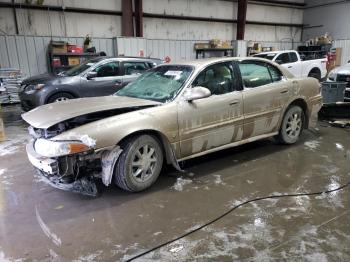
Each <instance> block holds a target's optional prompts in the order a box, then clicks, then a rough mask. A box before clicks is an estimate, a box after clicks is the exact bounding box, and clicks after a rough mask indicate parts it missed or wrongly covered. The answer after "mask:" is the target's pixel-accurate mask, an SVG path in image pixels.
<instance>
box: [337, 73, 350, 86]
mask: <svg viewBox="0 0 350 262" xmlns="http://www.w3.org/2000/svg"><path fill="white" fill-rule="evenodd" d="M337 81H338V82H346V83H347V85H346V86H347V87H350V75H338V76H337Z"/></svg>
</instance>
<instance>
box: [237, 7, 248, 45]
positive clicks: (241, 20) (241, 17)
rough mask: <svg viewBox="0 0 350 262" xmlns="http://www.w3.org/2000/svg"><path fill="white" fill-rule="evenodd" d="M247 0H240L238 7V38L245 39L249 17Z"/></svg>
mask: <svg viewBox="0 0 350 262" xmlns="http://www.w3.org/2000/svg"><path fill="white" fill-rule="evenodd" d="M247 2H248V1H247V0H238V8H237V36H236V39H237V40H244V32H245V24H246V17H247Z"/></svg>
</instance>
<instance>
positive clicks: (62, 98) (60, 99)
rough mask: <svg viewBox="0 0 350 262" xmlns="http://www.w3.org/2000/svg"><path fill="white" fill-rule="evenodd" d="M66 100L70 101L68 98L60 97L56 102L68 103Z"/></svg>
mask: <svg viewBox="0 0 350 262" xmlns="http://www.w3.org/2000/svg"><path fill="white" fill-rule="evenodd" d="M66 100H69V98H67V97H58V98H56V100H55V102H60V101H66Z"/></svg>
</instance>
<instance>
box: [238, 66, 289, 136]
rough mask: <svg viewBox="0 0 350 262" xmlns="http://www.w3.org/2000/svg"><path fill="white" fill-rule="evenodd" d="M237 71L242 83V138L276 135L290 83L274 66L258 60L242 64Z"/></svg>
mask: <svg viewBox="0 0 350 262" xmlns="http://www.w3.org/2000/svg"><path fill="white" fill-rule="evenodd" d="M239 70H240V73H241V78H242V83H243V91H242V92H243V103H244V106H243V114H244V124H243V139H247V138H250V137H255V136H259V135H263V134H268V133H273V132H276V131H277V130H278V123H279V119H280V116H281V114H282V112H283V108H284V106H285V104H286V103H287V101H288V98H289V93H290V87H291V84H290V81H288V80H286V79H285V77H284V76H283V74H282V73H281V72H280V70H279V69H278V68H277V67H275V66H273V65H271V64H269V63H265V62H261V61H254V60H244V61H241V62H240V63H239Z"/></svg>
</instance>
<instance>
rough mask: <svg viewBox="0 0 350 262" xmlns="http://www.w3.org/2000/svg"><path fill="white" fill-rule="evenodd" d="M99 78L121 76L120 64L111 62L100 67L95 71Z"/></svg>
mask: <svg viewBox="0 0 350 262" xmlns="http://www.w3.org/2000/svg"><path fill="white" fill-rule="evenodd" d="M94 71H95V72H97V77H107V76H118V75H119V63H118V62H110V63H107V64H103V65H100V66H98V67H97V68H96V69H95V70H94Z"/></svg>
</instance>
